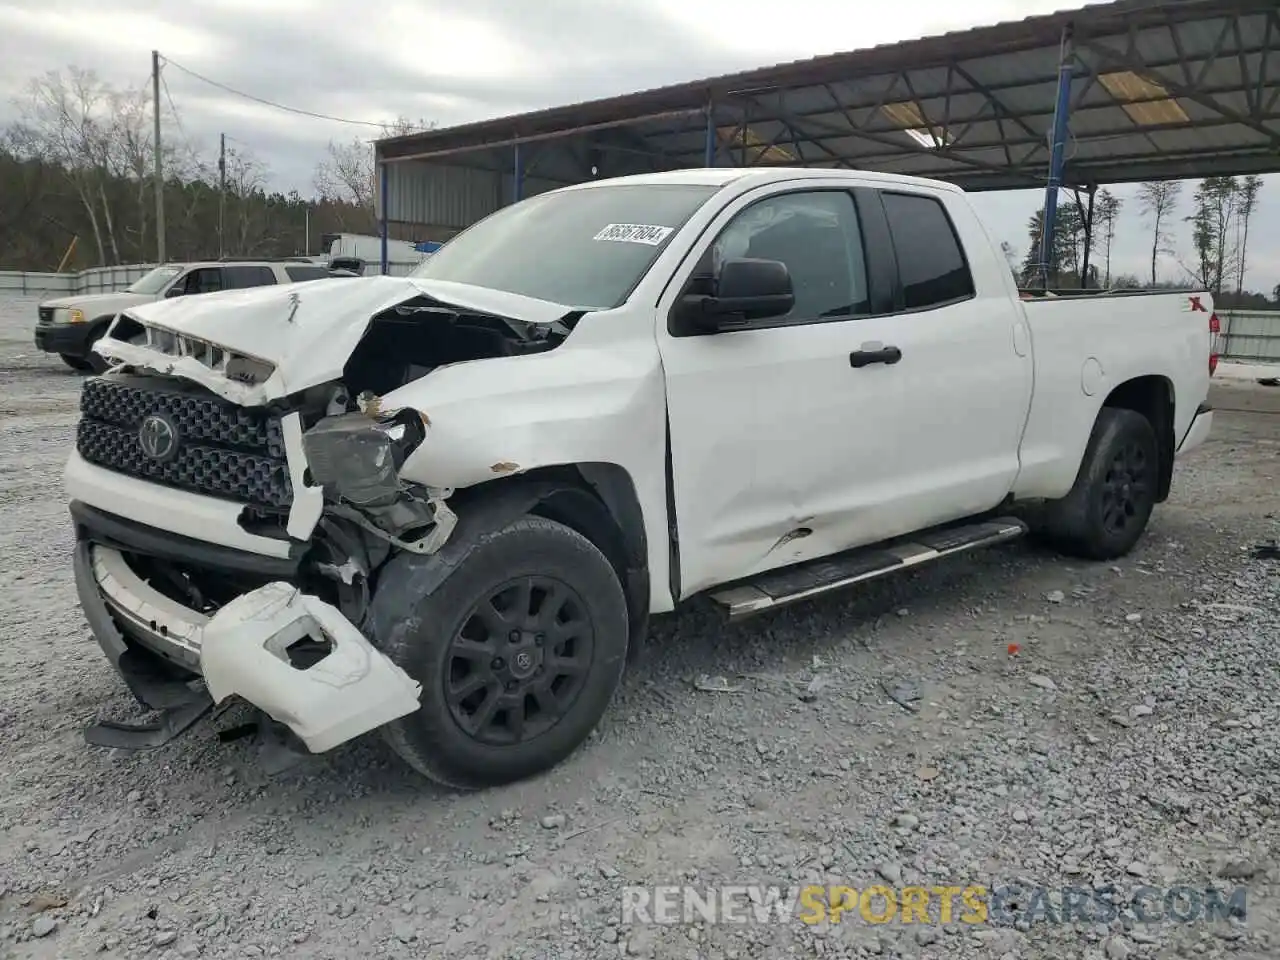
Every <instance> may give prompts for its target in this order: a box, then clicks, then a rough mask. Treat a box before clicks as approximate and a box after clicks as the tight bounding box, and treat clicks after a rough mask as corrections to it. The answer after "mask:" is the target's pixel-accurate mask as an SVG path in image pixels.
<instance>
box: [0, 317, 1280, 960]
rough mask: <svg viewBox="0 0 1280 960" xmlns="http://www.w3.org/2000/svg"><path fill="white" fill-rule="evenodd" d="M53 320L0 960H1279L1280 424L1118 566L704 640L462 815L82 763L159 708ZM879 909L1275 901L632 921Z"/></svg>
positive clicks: (18, 562)
mask: <svg viewBox="0 0 1280 960" xmlns="http://www.w3.org/2000/svg"><path fill="white" fill-rule="evenodd" d="M35 303H36V301H35V300H34V299H27V300H15V301H8V302H5V303H0V511H2V513H0V516H2V517H3V522H0V549H3V552H4V554H5V555H7V556H10V557H11V558H12V560H11V562H10V563H9V564H7V565H6V567H5V568H4V569H3V570H2V571H0V637H2V641H3V642H0V676H2V677H3V680H2V681H0V682H3V684H4V692H3V696H2V697H0V783H3V785H4V787H3V789H0V957H35V958H58V957H85V956H105V957H120V958H123V957H140V956H147V957H157V958H163V960H173V958H179V957H181V958H188V957H209V958H221V957H262V956H271V957H274V956H299V957H302V956H307V957H311V956H315V957H335V958H336V957H350V956H357V955H359V956H370V957H426V956H431V957H448V958H482V957H493V958H570V957H619V956H638V957H676V958H682V960H683V958H700V957H706V958H733V957H739V958H748V957H752V958H757V957H758V958H766V957H768V958H774V957H782V956H797V957H802V956H822V957H863V956H873V955H878V956H885V957H895V956H896V957H904V958H919V960H924V958H944V957H945V958H952V957H959V958H967V957H996V958H1034V957H1045V958H1054V960H1067V958H1092V957H1105V958H1107V960H1116V958H1125V957H1159V958H1167V957H1183V956H1196V957H1238V958H1246V957H1250V958H1263V957H1275V956H1277V955H1280V905H1278V902H1277V892H1278V891H1277V885H1276V882H1277V879H1280V829H1278V824H1280V734H1278V733H1277V730H1278V729H1280V724H1278V723H1277V721H1278V720H1280V717H1278V716H1277V712H1278V711H1277V703H1280V654H1277V649H1276V643H1277V640H1280V632H1278V628H1280V613H1278V609H1280V608H1278V607H1277V599H1278V598H1280V577H1278V576H1277V571H1278V570H1280V565H1278V563H1277V561H1274V560H1266V559H1260V558H1257V557H1255V556H1253V555H1252V553H1251V551H1250V547H1251V546H1252V545H1254V544H1256V543H1258V542H1259V541H1262V540H1267V539H1271V538H1274V537H1276V536H1277V534H1278V533H1280V530H1277V526H1278V525H1277V523H1276V519H1275V518H1276V511H1277V509H1278V508H1280V484H1277V477H1278V475H1280V470H1278V469H1277V453H1278V452H1280V429H1277V427H1278V425H1280V419H1277V414H1280V390H1270V391H1268V390H1267V389H1265V388H1262V387H1257V386H1255V385H1251V384H1239V385H1231V384H1219V385H1218V386H1217V387H1216V388H1215V395H1214V397H1213V401H1214V403H1215V404H1216V405H1217V406H1218V407H1219V408H1220V409H1222V410H1223V412H1221V413H1220V414H1219V418H1218V424H1217V427H1216V432H1215V435H1214V437H1213V438H1212V440H1211V441H1210V442H1209V443H1208V444H1207V445H1206V446H1205V447H1203V448H1202V449H1201V450H1199V451H1197V452H1196V453H1195V454H1194V455H1192V456H1191V457H1189V458H1188V459H1187V461H1186V462H1184V463H1182V464H1180V465H1179V467H1178V471H1177V475H1176V477H1175V480H1174V495H1173V498H1172V500H1171V501H1170V502H1169V503H1168V504H1166V505H1164V506H1162V507H1161V508H1159V509H1158V511H1157V513H1156V516H1155V519H1154V521H1153V524H1152V527H1151V530H1150V533H1149V535H1148V536H1147V537H1146V538H1145V540H1144V541H1143V543H1142V544H1141V545H1140V547H1139V549H1138V550H1137V551H1136V552H1135V553H1134V554H1133V555H1132V556H1130V557H1128V558H1126V559H1125V560H1123V561H1122V562H1120V563H1118V564H1116V565H1114V566H1112V565H1080V564H1072V563H1070V562H1067V561H1064V560H1062V559H1060V558H1058V557H1055V556H1053V555H1051V554H1048V553H1045V552H1043V551H1040V550H1037V549H1036V548H1035V547H1033V546H1032V545H1030V544H1015V545H1013V546H1010V547H1007V548H1001V549H998V550H993V551H989V552H984V553H981V554H978V555H974V556H972V557H970V558H963V559H957V560H954V561H951V562H947V563H945V564H944V565H938V566H936V567H934V568H932V569H925V570H921V571H919V572H917V573H916V574H914V575H911V576H902V577H899V578H897V579H892V580H889V581H884V582H881V583H879V584H877V585H874V586H872V587H870V588H868V589H863V590H859V591H856V592H852V593H849V594H846V595H843V596H836V597H830V598H826V599H823V600H820V601H818V602H812V603H808V604H804V605H800V606H797V607H795V608H792V609H791V610H788V611H784V612H781V613H778V614H775V615H770V616H766V617H762V618H760V619H757V620H755V621H754V622H751V621H749V622H747V623H746V624H744V625H740V626H733V627H729V626H725V625H723V624H720V623H719V622H717V621H716V620H715V618H714V617H712V616H711V615H710V614H709V613H708V612H706V611H704V610H703V609H702V608H698V607H695V608H693V609H691V610H690V611H688V612H685V613H682V614H681V615H679V616H678V617H676V618H673V619H670V620H668V621H666V622H663V623H660V624H657V625H655V627H654V635H653V652H652V656H651V657H650V658H649V659H648V660H647V661H646V662H645V663H643V664H641V665H640V666H639V667H638V668H637V669H635V670H634V671H632V673H631V674H630V676H629V677H628V679H627V681H626V682H625V686H624V689H623V690H622V692H621V695H620V698H619V699H618V700H617V702H616V703H615V705H614V707H613V708H612V710H611V711H610V712H609V714H608V716H607V718H606V720H605V721H604V723H603V724H602V726H601V728H600V729H599V730H598V732H597V734H596V735H595V736H594V737H593V738H592V740H591V742H590V743H589V744H588V746H587V747H585V748H584V749H583V750H582V751H580V752H579V753H578V754H577V755H575V757H573V758H572V759H571V760H570V761H569V762H567V763H565V764H563V765H562V766H560V767H559V768H557V769H556V770H554V771H552V772H551V773H549V774H548V775H546V776H543V777H541V778H539V779H536V780H534V781H531V782H527V783H523V784H520V785H516V786H512V787H508V788H504V789H496V790H490V791H487V792H484V793H480V794H455V793H450V792H445V791H441V790H438V789H435V788H434V787H432V786H430V785H428V784H426V783H424V782H422V781H421V780H420V779H418V778H417V777H416V776H415V775H413V774H411V773H409V772H406V770H405V769H404V768H403V767H402V766H401V765H400V764H399V763H398V762H397V761H396V760H395V758H394V757H393V756H392V755H391V754H390V753H389V751H388V750H386V749H385V748H384V747H383V746H382V744H381V742H380V741H379V740H378V739H377V738H376V737H367V738H364V739H363V740H361V741H360V742H357V743H355V744H350V745H347V746H346V747H343V748H339V749H338V750H335V751H333V752H332V753H331V754H328V755H325V756H322V757H315V758H308V759H307V760H306V761H305V762H304V763H303V764H302V765H300V766H298V767H295V768H293V769H292V770H290V771H288V772H286V773H284V774H280V775H277V776H274V777H271V776H268V775H266V773H265V772H264V770H263V767H262V764H261V763H260V762H259V760H260V758H259V756H258V754H257V753H256V752H255V747H254V746H253V745H252V743H251V742H247V741H237V742H233V743H221V742H219V741H218V739H217V738H216V736H215V733H216V728H218V727H219V726H222V727H225V726H229V725H230V720H229V718H227V717H223V718H220V719H215V720H213V721H210V722H206V723H204V724H202V725H200V726H198V727H196V728H195V729H194V730H193V731H192V732H191V733H189V734H188V735H187V736H185V737H183V738H181V739H179V740H178V741H176V742H174V743H171V744H169V745H167V746H166V747H164V748H162V749H159V750H157V751H154V752H151V753H145V754H125V753H121V752H116V751H104V750H98V749H93V748H90V747H88V746H86V745H85V744H84V743H83V741H82V739H81V733H80V731H81V728H82V726H83V725H84V724H85V723H86V722H89V721H91V720H92V719H94V718H95V717H97V716H104V715H110V716H115V717H129V716H133V715H134V714H135V712H136V710H135V707H134V705H133V703H132V701H130V700H129V699H128V697H127V696H126V694H125V693H124V689H123V686H122V685H121V683H120V682H119V681H118V680H117V678H116V677H115V676H114V675H113V674H112V672H111V670H110V669H109V667H108V665H107V663H106V661H105V659H104V658H103V657H102V655H101V654H100V652H99V650H98V648H97V646H96V644H95V643H94V642H93V640H92V639H91V638H90V636H89V634H88V630H87V628H86V626H85V625H84V622H83V620H82V618H81V615H80V613H79V610H78V609H77V606H76V601H75V595H74V590H73V587H72V583H71V570H70V548H71V539H70V531H69V524H68V521H67V516H66V508H65V505H64V502H63V498H62V493H61V489H60V479H59V478H60V471H61V468H62V463H63V460H64V457H65V456H66V452H67V448H68V446H69V445H70V443H71V438H72V431H73V425H74V423H75V419H76V414H75V404H76V395H77V390H78V385H79V383H80V378H79V377H78V376H77V375H75V374H73V373H71V372H70V371H69V370H66V369H65V368H63V367H62V365H61V364H60V363H59V362H58V361H57V359H56V358H52V359H51V358H49V357H47V356H44V355H42V354H38V353H37V352H36V351H35V350H34V348H33V347H32V345H31V342H30V328H31V324H32V322H33V319H34V314H35ZM703 675H712V676H714V677H722V678H724V683H723V686H724V687H725V689H724V690H723V691H721V692H713V691H708V690H706V689H703V688H705V687H707V686H708V684H707V683H705V682H699V678H701V677H703ZM815 678H817V680H818V682H816V683H811V681H814V680H815ZM895 698H896V699H895ZM878 878H888V880H889V881H890V882H894V883H899V882H900V883H902V884H922V885H924V886H926V887H928V886H936V885H950V884H955V885H965V884H981V885H984V886H987V887H988V888H997V887H1001V886H1002V885H1007V884H1013V883H1016V882H1021V883H1022V884H1038V885H1043V886H1046V887H1050V888H1054V889H1061V888H1063V887H1067V886H1075V887H1081V886H1082V887H1085V888H1088V887H1090V886H1094V887H1103V886H1106V885H1108V884H1110V885H1113V886H1114V887H1116V888H1117V890H1118V891H1119V897H1120V902H1121V903H1123V902H1124V898H1125V896H1126V895H1127V893H1128V892H1129V891H1131V890H1133V889H1134V888H1135V887H1138V886H1141V885H1144V884H1146V885H1150V886H1156V887H1162V886H1170V885H1183V884H1185V885H1188V886H1191V887H1194V888H1197V889H1199V890H1201V891H1203V890H1204V889H1206V887H1208V886H1210V885H1212V886H1215V887H1216V888H1217V889H1220V890H1223V891H1229V890H1231V889H1233V888H1235V887H1237V886H1239V885H1243V886H1245V887H1247V909H1248V918H1247V922H1246V923H1243V924H1241V923H1234V922H1233V923H1227V922H1224V921H1218V922H1215V923H1208V922H1194V923H1177V922H1172V921H1170V922H1157V923H1142V922H1134V918H1133V916H1132V915H1130V916H1126V915H1124V914H1123V913H1122V914H1120V915H1118V916H1116V917H1115V918H1114V919H1113V920H1112V921H1111V922H1110V923H1103V922H1098V921H1077V922H1065V923H1060V924H1053V923H1050V922H1047V921H1045V920H1044V917H1045V914H1044V913H1043V912H1041V913H1040V914H1039V917H1040V919H1039V920H1038V922H1036V923H1033V924H1030V925H1028V924H1026V923H1025V922H1024V923H1020V924H1014V925H1008V924H1007V923H992V924H987V925H979V926H966V925H963V924H960V925H954V924H948V925H945V926H943V925H941V924H939V925H936V926H935V925H929V926H906V925H903V924H902V923H900V922H896V921H895V922H892V923H888V924H883V925H873V924H869V923H867V922H864V921H863V920H862V919H860V918H857V916H856V914H855V915H854V916H853V917H852V918H846V919H845V921H844V922H841V923H839V924H830V925H828V924H820V925H818V926H807V925H805V924H802V923H798V922H791V923H787V924H781V925H767V924H759V923H751V924H745V925H744V924H697V925H693V924H681V925H670V926H657V925H652V924H643V923H631V924H625V923H623V922H622V920H621V917H620V903H621V890H622V888H623V886H624V885H628V884H641V885H656V884H675V883H689V884H693V885H695V886H697V887H698V888H699V889H703V888H705V887H706V886H708V885H712V884H750V883H762V884H769V883H772V884H778V885H781V886H783V887H786V886H789V885H792V884H798V883H809V882H814V883H825V884H848V885H851V886H853V887H856V888H859V889H862V888H863V887H865V886H866V885H868V884H870V883H873V882H885V881H884V880H878ZM1052 902H1053V901H1052V899H1051V900H1050V903H1051V904H1052ZM1138 919H1139V921H1140V920H1141V919H1143V918H1138Z"/></svg>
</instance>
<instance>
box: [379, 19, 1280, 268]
mask: <svg viewBox="0 0 1280 960" xmlns="http://www.w3.org/2000/svg"><path fill="white" fill-rule="evenodd" d="M375 150H376V162H377V169H378V174H379V191H378V195H379V218H380V222H381V229H382V235H383V237H384V241H385V238H386V237H387V236H389V235H390V233H391V231H392V230H397V231H398V232H401V233H403V232H406V231H407V230H418V231H425V232H427V233H429V234H431V236H430V237H429V239H433V240H442V239H446V238H447V237H448V236H449V235H451V234H452V233H454V232H456V231H457V230H459V229H462V228H465V227H466V226H468V225H470V224H471V223H473V222H474V221H476V220H478V219H480V218H481V217H483V216H486V215H487V214H489V213H491V212H493V211H494V210H496V209H497V208H499V207H500V206H502V205H504V204H507V203H510V202H513V201H515V200H519V199H521V198H522V197H525V196H529V195H531V194H534V193H539V192H542V191H545V190H549V189H553V188H555V187H558V186H563V185H566V184H571V183H578V182H582V181H584V180H590V179H594V178H599V177H612V176H620V175H624V174H631V173H641V172H648V171H654V170H665V169H672V168H679V167H691V166H751V165H759V164H775V165H776V164H784V165H795V166H810V167H846V168H853V169H864V170H877V171H883V172H889V173H902V174H911V175H914V176H924V177H934V178H937V179H940V180H947V181H951V182H953V183H957V184H959V185H961V186H963V187H965V188H966V189H970V190H1008V189H1024V188H1027V187H1045V188H1046V208H1045V223H1046V229H1045V230H1044V231H1043V232H1044V237H1045V239H1046V240H1047V239H1048V238H1050V237H1052V236H1053V225H1054V219H1055V214H1056V204H1057V194H1058V190H1057V188H1058V187H1059V186H1064V185H1065V186H1076V187H1082V188H1085V189H1092V188H1095V187H1096V186H1097V185H1099V184H1104V183H1123V182H1133V181H1143V180H1161V179H1182V178H1190V177H1205V176H1216V175H1224V176H1225V175H1240V174H1249V173H1266V172H1274V171H1280V3H1278V2H1277V0H1164V2H1154V0H1118V2H1113V3H1104V4H1094V5H1091V6H1088V7H1084V8H1082V9H1078V10H1069V11H1062V12H1059V13H1053V14H1048V15H1045V16H1036V17H1030V18H1027V19H1025V20H1020V21H1012V22H1008V23H1001V24H997V25H995V26H989V27H979V28H976V29H972V30H966V31H962V32H955V33H948V34H944V35H941V36H937V37H929V38H925V39H922V40H911V41H906V42H902V43H895V44H888V45H884V46H879V47H873V48H870V49H866V50H857V51H852V52H849V53H838V54H832V55H828V56H821V57H815V58H813V59H809V60H800V61H795V62H791V63H782V64H778V65H775V66H770V67H763V68H760V69H756V70H748V71H743V72H740V73H734V74H728V75H725V76H721V77H715V78H711V79H707V80H698V81H693V82H689V83H681V84H676V85H673V86H667V87H661V88H658V89H654V90H647V91H644V92H641V93H635V94H630V95H625V96H618V97H611V98H607V99H602V100H594V101H590V102H586V103H579V104H573V105H569V106H563V107H555V108H552V109H548V110H539V111H536V112H532V113H526V114H521V115H517V116H510V117H503V118H500V119H495V120H485V121H481V122H477V123H470V124H465V125H462V126H457V127H451V128H446V129H436V130H431V131H427V132H425V133H419V134H412V135H409V136H403V137H395V138H391V139H386V140H381V141H379V142H378V143H377V144H376V147H375ZM1047 246H1048V244H1047V243H1042V254H1041V261H1042V263H1043V262H1044V261H1046V260H1047V259H1048V254H1047V250H1045V249H1044V248H1045V247H1047ZM384 249H385V242H384ZM384 261H385V257H384ZM384 270H385V265H384Z"/></svg>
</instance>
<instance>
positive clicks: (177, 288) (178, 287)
mask: <svg viewBox="0 0 1280 960" xmlns="http://www.w3.org/2000/svg"><path fill="white" fill-rule="evenodd" d="M184 290H185V288H184V287H183V285H182V284H180V283H175V284H174V285H173V286H172V287H170V288H169V289H168V290H166V291H165V292H164V298H165V299H166V300H168V299H169V298H170V297H180V296H182V294H183V292H184Z"/></svg>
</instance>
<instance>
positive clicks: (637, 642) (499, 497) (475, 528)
mask: <svg viewBox="0 0 1280 960" xmlns="http://www.w3.org/2000/svg"><path fill="white" fill-rule="evenodd" d="M449 506H450V508H451V509H452V510H453V511H454V512H455V513H456V514H457V515H458V524H457V526H456V527H455V528H454V531H453V533H452V535H451V536H450V538H449V540H448V542H446V543H445V545H444V546H443V547H442V548H441V549H440V550H439V551H437V552H436V553H434V554H431V555H429V556H423V555H420V554H412V553H407V552H406V553H401V554H399V555H397V556H396V557H393V558H392V559H391V560H390V561H388V563H387V564H386V566H384V567H383V569H382V570H381V571H380V572H379V574H378V578H377V582H376V584H375V588H374V591H373V597H372V600H371V602H370V604H369V609H368V613H367V615H366V618H365V627H366V629H367V631H368V632H369V634H370V635H371V637H372V638H373V640H374V642H375V643H379V642H380V639H382V638H385V637H387V636H390V633H391V631H394V630H396V629H397V622H398V621H399V620H400V619H402V618H403V611H404V610H406V609H408V608H409V605H410V603H411V600H412V598H413V597H415V596H421V595H423V594H425V593H430V592H432V591H433V590H434V589H435V588H436V587H438V586H439V585H440V583H441V582H443V581H444V579H445V578H446V577H447V576H448V575H449V574H450V572H452V570H453V569H455V568H456V567H457V566H458V565H459V564H460V563H461V562H462V561H463V560H464V559H465V558H466V556H467V555H468V554H469V553H470V552H471V550H472V549H473V548H474V547H475V545H476V544H477V543H478V542H480V541H481V540H483V538H484V537H485V536H486V535H487V534H490V533H493V532H495V531H497V530H500V529H502V528H503V527H505V526H506V525H507V524H509V523H511V522H512V521H514V520H516V519H518V518H519V517H521V516H523V515H524V514H527V513H528V514H534V515H536V516H540V517H543V518H545V519H547V520H554V521H556V522H557V523H562V524H564V525H565V526H567V527H569V528H571V529H572V530H574V531H576V532H577V533H579V534H581V535H582V536H584V537H586V538H587V539H588V540H590V541H591V542H592V543H593V544H595V545H596V547H597V548H598V549H599V550H600V552H601V553H603V554H604V555H605V557H606V558H608V560H609V563H610V565H611V566H613V568H614V571H615V572H616V573H617V576H618V580H619V582H620V583H621V584H622V589H623V593H624V595H625V596H626V600H627V613H628V620H629V623H630V643H629V644H628V658H629V659H634V658H635V657H636V656H638V654H639V652H640V650H641V649H642V648H643V646H644V641H645V638H646V634H647V629H648V618H649V600H650V596H649V592H650V584H649V565H648V544H647V537H646V533H645V526H644V518H643V514H642V512H641V507H640V498H639V495H638V493H637V492H636V487H635V483H634V482H633V481H632V479H631V476H630V474H629V473H628V472H627V471H626V469H625V468H623V467H621V466H619V465H617V464H614V463H574V464H562V465H558V466H550V467H540V468H537V469H534V470H530V471H528V472H527V473H523V474H520V475H518V476H515V477H508V478H499V479H494V480H489V481H486V482H485V483H481V484H477V485H476V486H473V487H467V488H464V489H461V490H459V491H457V492H456V493H455V494H454V496H453V497H452V498H450V500H449Z"/></svg>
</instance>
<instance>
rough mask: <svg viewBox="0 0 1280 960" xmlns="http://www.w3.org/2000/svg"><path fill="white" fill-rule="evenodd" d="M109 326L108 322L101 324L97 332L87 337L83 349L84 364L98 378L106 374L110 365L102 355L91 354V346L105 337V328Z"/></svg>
mask: <svg viewBox="0 0 1280 960" xmlns="http://www.w3.org/2000/svg"><path fill="white" fill-rule="evenodd" d="M110 325H111V324H110V322H107V323H104V324H101V325H100V326H99V327H98V329H97V330H95V331H93V333H91V334H90V335H89V342H88V343H86V344H85V347H84V349H85V358H84V360H85V363H87V364H88V365H89V369H90V370H92V371H93V372H94V373H96V374H98V375H99V376H101V375H102V374H104V373H106V372H107V369H108V368H109V367H110V364H109V363H108V362H107V358H106V357H104V356H102V354H100V353H94V352H93V345H94V344H95V343H97V342H98V341H99V340H101V339H102V338H103V337H104V336H106V333H107V327H109V326H110Z"/></svg>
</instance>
